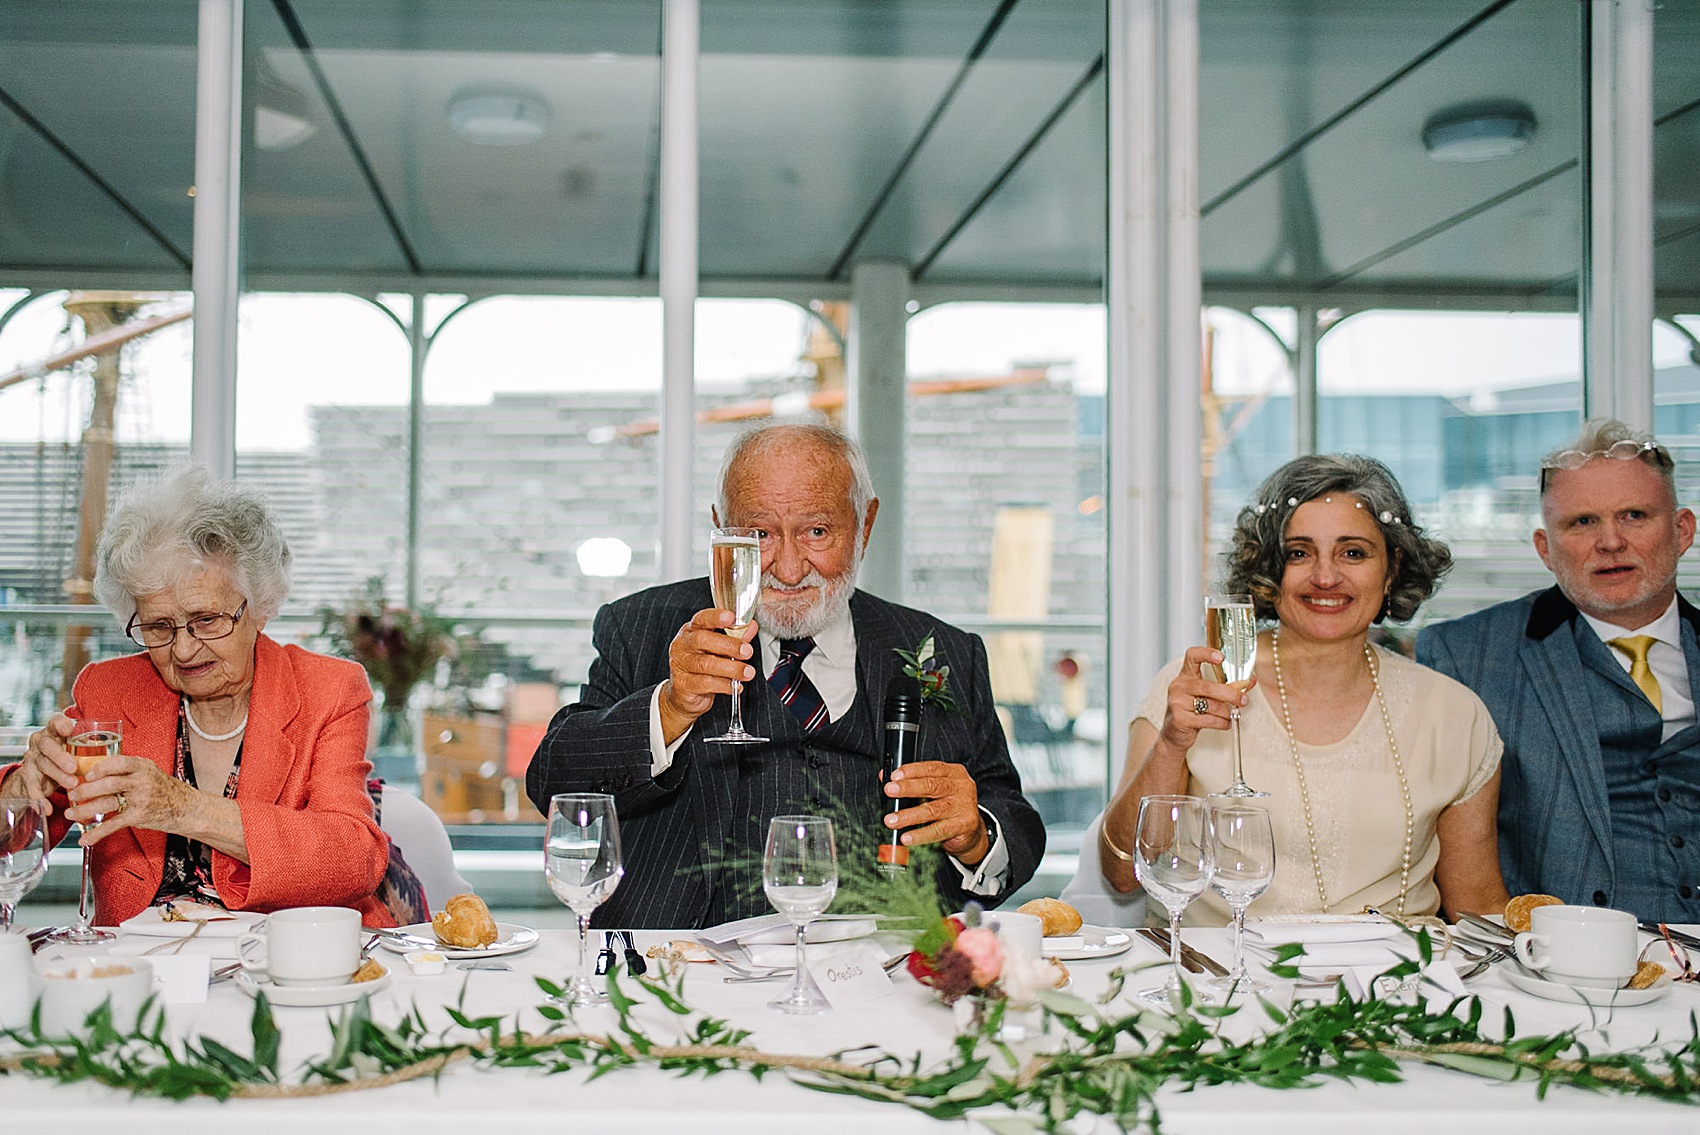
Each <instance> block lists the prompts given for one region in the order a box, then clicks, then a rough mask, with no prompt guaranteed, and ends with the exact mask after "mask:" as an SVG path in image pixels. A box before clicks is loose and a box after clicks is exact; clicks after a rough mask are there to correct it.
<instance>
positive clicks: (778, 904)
mask: <svg viewBox="0 0 1700 1135" xmlns="http://www.w3.org/2000/svg"><path fill="white" fill-rule="evenodd" d="M761 885H762V889H763V890H764V891H766V892H767V901H768V902H770V903H772V904H773V905H774V908H775V909H776V910H778V911H779V913H780V914H783V915H784V916H785V917H786V919H787V920H788V921H789V922H790V923H791V925H792V926H794V927H796V928H797V970H796V973H795V975H794V976H793V977H792V979H791V991H790V992H789V993H787V994H786V995H785V996H784V997H781V998H779V999H778V1000H777V1001H769V1002H768V1003H767V1007H768V1008H769V1009H777V1010H778V1011H779V1012H781V1013H798V1014H808V1013H824V1012H826V1011H827V1010H828V1009H830V1008H831V1007H832V1006H830V1005H829V1004H828V1003H827V1000H826V998H825V997H824V996H822V995H821V991H820V987H819V986H817V985H816V984H815V979H814V978H812V977H810V976H809V966H808V960H807V958H806V957H805V956H804V949H803V943H804V939H805V938H806V937H807V936H808V932H809V923H811V922H813V921H814V920H815V917H816V916H817V915H819V914H820V913H821V912H823V911H824V910H826V908H827V907H828V906H830V905H831V904H832V896H833V895H835V894H837V893H838V847H837V844H836V842H835V841H834V839H833V834H832V821H831V820H829V819H827V818H826V817H825V816H775V817H773V819H771V820H769V821H768V824H767V850H766V851H765V852H764V853H763V855H762V862H761Z"/></svg>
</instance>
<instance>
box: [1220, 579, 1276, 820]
mask: <svg viewBox="0 0 1700 1135" xmlns="http://www.w3.org/2000/svg"><path fill="white" fill-rule="evenodd" d="M1204 629H1205V633H1206V634H1207V635H1208V636H1209V639H1210V649H1212V650H1219V651H1221V652H1222V679H1223V681H1226V682H1229V683H1233V682H1244V681H1248V680H1249V679H1250V678H1251V672H1252V670H1253V669H1254V668H1255V667H1256V666H1257V614H1256V608H1254V607H1253V606H1252V605H1251V596H1249V595H1206V596H1205V597H1204ZM1228 720H1229V722H1230V723H1231V725H1232V727H1233V732H1234V782H1233V783H1232V784H1230V785H1229V786H1228V787H1227V788H1226V789H1224V790H1223V791H1221V792H1218V793H1215V795H1217V796H1233V797H1245V798H1250V797H1254V796H1267V795H1269V793H1267V792H1259V791H1258V790H1257V789H1255V788H1252V787H1251V786H1250V785H1248V784H1246V782H1245V755H1244V753H1243V752H1242V751H1241V749H1240V707H1239V706H1237V705H1232V704H1230V705H1229V706H1228Z"/></svg>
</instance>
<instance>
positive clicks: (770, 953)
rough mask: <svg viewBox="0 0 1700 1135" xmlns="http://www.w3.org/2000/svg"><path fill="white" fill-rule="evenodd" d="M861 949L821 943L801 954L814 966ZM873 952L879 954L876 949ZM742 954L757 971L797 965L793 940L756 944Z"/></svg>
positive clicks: (856, 946)
mask: <svg viewBox="0 0 1700 1135" xmlns="http://www.w3.org/2000/svg"><path fill="white" fill-rule="evenodd" d="M862 948H863V946H862V945H860V944H856V943H851V942H822V943H820V944H819V945H810V946H806V947H804V950H803V953H804V956H805V958H806V959H807V964H808V965H811V966H814V965H818V964H819V963H820V962H822V961H824V960H825V959H827V958H831V957H837V956H838V955H840V954H845V953H850V952H854V951H857V950H860V949H862ZM874 952H875V953H876V954H878V953H879V951H878V950H877V949H876V950H875V951H874ZM744 953H746V954H748V955H749V956H750V964H751V965H753V966H755V967H756V968H758V969H770V968H771V969H779V968H782V967H788V966H793V965H795V964H796V963H797V943H796V940H795V939H793V940H792V941H791V942H790V943H788V944H787V945H784V946H781V945H778V944H777V943H770V944H766V945H764V944H761V943H757V944H755V945H752V946H745V947H744ZM881 956H883V955H881Z"/></svg>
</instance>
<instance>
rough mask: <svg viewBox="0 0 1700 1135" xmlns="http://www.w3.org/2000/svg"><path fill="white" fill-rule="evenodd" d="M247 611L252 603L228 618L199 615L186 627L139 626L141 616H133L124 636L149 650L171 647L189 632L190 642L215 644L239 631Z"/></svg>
mask: <svg viewBox="0 0 1700 1135" xmlns="http://www.w3.org/2000/svg"><path fill="white" fill-rule="evenodd" d="M247 609H248V601H247V600H246V599H244V600H242V606H240V607H238V608H236V613H235V614H234V615H227V614H225V613H224V612H223V611H208V612H207V613H206V614H204V615H196V616H195V617H194V618H192V619H190V620H189V621H188V622H186V623H174V622H172V621H171V620H170V619H160V620H159V621H157V622H152V623H137V622H136V618H137V616H135V615H131V616H130V623H129V625H128V626H126V627H125V628H124V633H125V634H127V635H129V636H130V640H131V641H132V642H134V643H136V644H137V645H138V646H145V647H147V648H148V649H149V650H156V649H158V648H159V647H162V646H170V645H171V644H172V643H174V642H176V641H177V632H178V631H188V632H189V637H190V638H194V639H199V640H200V641H202V642H212V641H213V640H215V639H221V638H225V637H227V636H229V634H230V632H231V631H233V630H235V629H236V624H237V623H239V622H241V621H242V613H243V612H244V611H246V610H247Z"/></svg>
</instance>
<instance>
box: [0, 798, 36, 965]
mask: <svg viewBox="0 0 1700 1135" xmlns="http://www.w3.org/2000/svg"><path fill="white" fill-rule="evenodd" d="M45 874H47V805H46V804H45V803H44V802H42V801H40V800H30V799H27V798H25V797H20V796H0V934H10V933H11V932H12V915H13V912H15V911H16V910H17V907H18V902H19V901H20V900H21V899H22V898H23V897H24V896H25V895H27V894H29V893H30V892H31V891H33V890H35V885H36V884H37V883H39V882H41V877H42V876H43V875H45Z"/></svg>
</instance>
